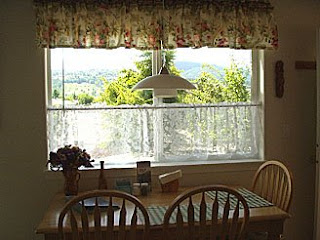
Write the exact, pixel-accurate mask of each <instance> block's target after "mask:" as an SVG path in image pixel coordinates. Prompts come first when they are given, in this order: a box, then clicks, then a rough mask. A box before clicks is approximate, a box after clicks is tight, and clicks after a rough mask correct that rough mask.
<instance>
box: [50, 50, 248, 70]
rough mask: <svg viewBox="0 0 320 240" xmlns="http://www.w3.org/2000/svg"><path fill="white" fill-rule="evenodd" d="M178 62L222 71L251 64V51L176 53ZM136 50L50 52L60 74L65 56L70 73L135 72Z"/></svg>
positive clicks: (53, 64) (53, 67) (52, 64)
mask: <svg viewBox="0 0 320 240" xmlns="http://www.w3.org/2000/svg"><path fill="white" fill-rule="evenodd" d="M175 51H176V59H175V61H188V62H199V63H208V64H216V65H219V66H222V67H225V66H228V65H229V64H230V59H231V57H233V58H234V59H235V60H236V61H237V62H239V63H243V62H244V63H246V62H247V63H250V64H251V51H250V50H232V49H228V48H210V49H208V48H200V49H189V48H179V49H176V50H175ZM139 55H140V52H139V51H138V50H136V49H124V48H118V49H113V50H106V49H72V48H64V49H63V48H60V49H59V48H57V49H52V50H51V69H52V70H59V69H61V66H62V56H64V64H65V68H66V69H68V70H88V69H107V68H109V69H123V68H132V69H135V65H134V62H135V61H137V60H138V59H139Z"/></svg>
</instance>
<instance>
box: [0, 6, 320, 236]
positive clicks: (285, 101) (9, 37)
mask: <svg viewBox="0 0 320 240" xmlns="http://www.w3.org/2000/svg"><path fill="white" fill-rule="evenodd" d="M274 5H275V7H276V10H275V15H276V17H277V20H278V27H279V37H280V48H279V49H278V50H277V51H267V52H266V113H265V114H266V136H265V141H266V157H267V158H268V159H270V158H277V159H281V160H283V161H285V163H286V164H287V165H288V166H289V167H290V168H291V169H292V171H293V174H294V199H293V205H292V208H291V210H292V211H291V213H292V218H291V219H290V220H288V221H287V222H286V236H287V239H290V240H295V239H311V238H312V232H313V205H314V174H315V171H314V165H313V163H312V161H311V159H312V157H313V156H314V155H315V135H316V134H315V116H316V111H315V109H316V91H315V90H316V83H315V80H316V79H315V71H310V70H309V71H304V70H299V71H298V70H295V69H294V62H295V61H296V60H315V54H316V52H315V32H316V27H319V25H320V24H319V23H320V21H319V16H318V15H319V14H318V12H319V9H320V2H319V1H314V0H306V1H298V0H281V1H274ZM277 60H282V61H284V67H285V81H286V82H285V93H284V97H283V98H282V99H278V98H276V97H275V93H274V65H275V62H276V61H277ZM43 75H44V74H43V61H42V50H40V49H37V47H36V46H35V32H34V18H33V9H32V0H0V100H1V101H0V239H12V240H19V239H21V240H22V239H42V237H41V236H36V235H35V234H34V229H35V227H36V226H37V224H38V223H39V221H40V219H41V217H42V215H43V213H44V211H45V209H46V208H47V206H48V203H49V201H50V198H51V197H52V196H53V194H54V193H55V192H56V191H58V190H60V189H61V187H62V184H63V179H62V178H61V176H60V175H59V176H57V175H56V174H48V173H46V174H45V173H44V168H45V167H44V165H45V161H46V159H47V153H46V132H45V104H44V102H45V101H44V99H45V97H44V80H43ZM256 168H257V164H255V165H245V166H243V167H242V168H241V169H240V171H239V170H237V169H238V168H237V167H235V166H234V165H232V166H230V167H229V166H227V169H228V171H227V172H226V173H223V172H221V170H222V169H225V166H212V167H211V168H201V167H198V168H196V171H195V172H192V170H191V168H190V167H186V168H184V171H185V172H186V175H185V178H184V180H183V184H184V185H197V184H206V183H210V182H211V183H212V182H215V183H228V184H244V185H246V186H249V184H250V182H251V178H252V175H253V172H254V170H255V169H256ZM211 170H212V171H211ZM161 171H165V170H164V169H155V170H154V174H155V175H154V177H156V175H157V173H160V172H161ZM203 171H205V173H203ZM124 173H127V174H129V175H131V176H134V170H125V171H123V170H122V171H111V170H109V171H108V175H109V176H110V177H112V178H110V179H109V180H110V181H111V180H112V179H114V177H116V176H120V175H122V174H124ZM95 176H96V173H86V174H83V177H82V178H81V182H80V188H81V189H83V190H85V189H89V188H91V187H95V184H96V178H95ZM240 179H241V180H240Z"/></svg>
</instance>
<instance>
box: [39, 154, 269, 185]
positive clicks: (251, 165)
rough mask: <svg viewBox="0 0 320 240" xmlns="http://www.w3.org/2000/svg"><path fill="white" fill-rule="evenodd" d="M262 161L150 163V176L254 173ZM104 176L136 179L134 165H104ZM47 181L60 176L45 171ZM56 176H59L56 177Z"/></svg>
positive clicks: (93, 172)
mask: <svg viewBox="0 0 320 240" xmlns="http://www.w3.org/2000/svg"><path fill="white" fill-rule="evenodd" d="M262 162H263V160H259V159H250V160H212V161H197V162H174V163H168V162H166V163H155V162H152V163H151V174H152V176H158V175H160V174H163V173H166V172H170V171H174V170H177V169H181V170H182V172H183V174H184V175H192V174H204V173H221V172H225V173H230V172H243V171H255V170H256V169H257V168H258V167H259V165H260V164H261V163H262ZM80 171H81V174H82V175H83V177H84V178H86V179H91V178H92V179H96V178H97V174H98V171H99V168H97V167H95V168H82V169H80ZM105 171H106V176H108V178H109V177H110V178H131V177H136V164H135V163H134V164H126V165H115V164H105ZM45 175H46V178H47V179H52V180H53V179H57V178H60V177H61V178H62V174H57V173H56V172H54V171H50V170H45ZM57 175H59V176H58V177H57Z"/></svg>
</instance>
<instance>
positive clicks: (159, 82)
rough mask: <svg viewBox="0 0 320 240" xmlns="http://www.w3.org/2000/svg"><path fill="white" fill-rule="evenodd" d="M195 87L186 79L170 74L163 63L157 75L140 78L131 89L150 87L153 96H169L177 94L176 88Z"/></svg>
mask: <svg viewBox="0 0 320 240" xmlns="http://www.w3.org/2000/svg"><path fill="white" fill-rule="evenodd" d="M195 88H196V87H195V86H194V85H193V84H192V83H190V82H189V81H188V80H186V79H184V78H182V77H179V76H176V75H171V74H170V73H169V71H168V69H167V67H166V66H165V64H163V66H162V67H161V69H160V71H159V73H158V74H157V75H154V76H150V77H147V78H145V79H143V80H141V81H140V82H138V83H137V84H136V85H135V86H134V87H133V90H138V89H144V90H147V89H149V90H150V89H151V90H153V96H154V97H159V98H170V97H175V96H177V90H183V89H195Z"/></svg>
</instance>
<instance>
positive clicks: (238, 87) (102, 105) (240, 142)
mask: <svg viewBox="0 0 320 240" xmlns="http://www.w3.org/2000/svg"><path fill="white" fill-rule="evenodd" d="M47 53H48V54H47V59H48V61H47V66H48V74H47V75H48V94H47V96H48V107H47V123H48V124H47V125H48V149H49V151H56V150H57V148H59V147H61V146H64V145H68V144H72V145H79V146H80V147H81V148H85V149H86V150H87V151H88V152H89V153H90V154H91V156H92V158H94V159H96V160H100V159H101V160H105V161H106V163H109V164H127V163H132V162H136V161H141V160H150V161H152V162H174V161H183V162H195V161H207V160H226V159H229V160H239V159H257V158H260V157H261V154H262V126H261V122H262V121H261V117H262V116H261V114H260V113H261V112H262V111H261V110H262V109H261V108H262V104H261V101H260V99H261V95H260V88H259V86H260V85H261V84H259V80H260V79H259V77H258V76H259V73H258V72H259V71H258V70H259V66H260V65H259V63H260V61H258V60H259V56H258V53H257V52H254V51H252V50H231V49H224V48H201V49H189V48H184V49H176V50H167V51H165V54H163V53H160V51H159V52H157V51H155V52H148V51H138V50H134V49H122V48H118V49H114V50H105V49H59V48H57V49H52V50H49V51H48V52H47ZM162 56H165V58H166V60H165V62H166V64H167V65H168V68H169V70H170V72H171V74H177V75H180V76H182V77H184V78H186V79H188V80H189V81H191V82H192V83H194V84H195V85H196V87H197V89H196V90H190V91H184V90H181V91H179V92H178V96H177V97H176V98H169V99H158V98H153V97H152V91H150V90H148V91H132V87H133V86H134V85H135V84H136V83H137V82H139V81H140V80H142V79H143V78H145V77H147V76H150V75H151V74H152V73H156V72H157V71H158V70H159V67H160V65H161V64H159V63H161V62H163V60H162V59H161V57H162ZM96 162H98V161H96Z"/></svg>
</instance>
